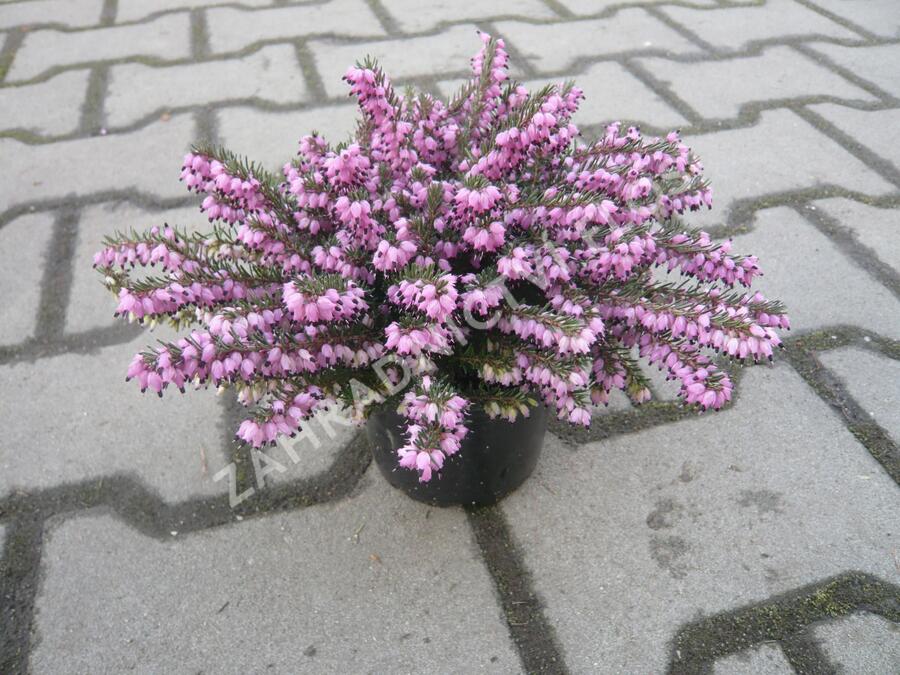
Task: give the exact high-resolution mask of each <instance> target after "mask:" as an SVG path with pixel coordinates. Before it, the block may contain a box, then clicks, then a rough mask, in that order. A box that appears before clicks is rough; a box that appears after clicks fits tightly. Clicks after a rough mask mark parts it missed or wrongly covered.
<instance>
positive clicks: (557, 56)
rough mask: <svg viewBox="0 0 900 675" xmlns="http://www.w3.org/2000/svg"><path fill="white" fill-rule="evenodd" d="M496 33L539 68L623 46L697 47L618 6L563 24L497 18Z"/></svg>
mask: <svg viewBox="0 0 900 675" xmlns="http://www.w3.org/2000/svg"><path fill="white" fill-rule="evenodd" d="M496 25H497V33H498V34H499V35H501V36H503V37H504V38H505V39H506V40H507V41H508V42H510V43H511V44H512V45H514V46H515V47H516V49H517V50H518V53H519V54H520V55H521V56H523V57H524V58H526V59H527V60H528V61H529V62H530V63H531V65H533V66H534V67H535V68H536V69H537V70H538V71H539V72H557V71H561V70H563V69H565V68H571V67H572V66H574V65H576V64H578V65H580V64H581V62H582V61H583V60H584V59H586V58H596V57H598V56H602V55H605V54H614V53H617V52H623V51H626V50H629V51H631V50H658V51H664V52H668V53H672V54H689V53H694V52H697V51H699V48H698V47H696V46H695V45H693V44H692V43H690V42H689V41H688V40H687V39H685V38H684V37H682V36H681V35H680V34H679V33H677V32H676V31H674V30H673V29H672V28H669V27H668V26H667V25H666V24H664V23H663V22H662V21H660V20H658V19H656V18H655V17H652V16H650V15H649V14H647V12H645V11H644V10H643V9H640V8H630V9H621V10H619V11H618V12H616V13H615V14H613V15H612V16H610V17H607V18H603V19H590V20H585V21H572V22H568V23H566V24H565V25H564V26H559V25H554V24H529V23H524V22H521V21H500V22H498V23H497V24H496Z"/></svg>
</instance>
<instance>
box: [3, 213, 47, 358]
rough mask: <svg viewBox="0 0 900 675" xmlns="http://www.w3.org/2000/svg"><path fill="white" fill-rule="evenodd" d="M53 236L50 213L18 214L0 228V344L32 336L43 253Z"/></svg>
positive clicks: (7, 343)
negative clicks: (1, 296)
mask: <svg viewBox="0 0 900 675" xmlns="http://www.w3.org/2000/svg"><path fill="white" fill-rule="evenodd" d="M52 235H53V214H52V213H34V214H28V215H24V216H19V217H18V218H16V219H15V220H13V221H12V222H9V223H6V224H5V225H3V226H2V227H0V288H2V289H3V295H4V297H5V298H6V300H4V301H3V302H0V345H12V344H18V343H19V342H24V341H25V340H26V339H28V338H30V337H34V331H35V325H36V323H37V308H38V305H39V303H40V299H41V279H42V277H43V274H44V262H45V260H44V256H45V254H46V252H47V247H48V246H49V243H50V238H51V236H52Z"/></svg>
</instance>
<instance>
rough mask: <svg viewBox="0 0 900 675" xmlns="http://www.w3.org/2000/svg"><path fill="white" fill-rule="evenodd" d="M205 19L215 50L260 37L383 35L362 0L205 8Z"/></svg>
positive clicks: (234, 48) (240, 46)
mask: <svg viewBox="0 0 900 675" xmlns="http://www.w3.org/2000/svg"><path fill="white" fill-rule="evenodd" d="M206 21H207V24H208V26H209V39H210V46H211V47H212V50H213V52H215V53H221V52H232V51H237V50H239V49H243V48H244V47H246V46H248V45H251V44H253V43H254V42H259V41H262V40H279V39H292V40H294V39H296V38H298V37H303V36H305V35H322V34H336V35H343V36H348V37H349V36H354V37H359V36H362V37H369V36H378V35H384V29H383V28H382V27H381V23H380V22H379V21H378V18H377V17H376V16H375V14H373V13H372V10H371V9H370V8H369V5H368V4H366V3H365V2H363V0H334V2H331V3H328V4H324V5H320V4H315V5H299V6H296V7H278V8H275V9H262V10H256V11H252V12H251V11H245V10H241V9H235V8H231V7H220V8H216V9H210V10H208V11H207V12H206ZM360 58H361V57H360Z"/></svg>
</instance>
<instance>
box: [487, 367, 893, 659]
mask: <svg viewBox="0 0 900 675" xmlns="http://www.w3.org/2000/svg"><path fill="white" fill-rule="evenodd" d="M896 490H897V486H896V484H894V482H893V481H892V480H891V479H890V477H888V476H887V474H886V473H885V472H884V470H883V469H882V467H881V466H880V465H879V464H878V463H877V462H876V461H875V460H874V459H873V458H872V457H871V455H869V453H868V452H866V450H865V448H863V447H862V446H861V445H860V444H859V442H858V441H857V440H856V439H855V438H854V437H853V436H852V435H851V434H850V432H849V431H847V429H846V428H845V427H844V426H843V424H842V423H841V422H840V420H839V419H838V416H837V415H836V414H835V413H833V412H832V411H831V410H830V408H829V407H828V406H827V405H826V404H825V403H824V402H822V400H821V399H819V398H818V397H817V396H816V394H815V393H814V392H813V391H812V390H811V389H810V388H809V387H807V386H806V384H805V383H804V382H803V380H802V379H801V378H800V376H799V375H797V374H796V373H795V372H794V371H793V370H792V369H791V368H790V367H789V366H788V365H787V364H783V363H782V364H779V365H778V366H777V367H774V368H770V367H765V366H761V367H754V368H750V369H749V370H748V372H747V373H746V374H745V375H744V378H743V381H742V382H741V389H740V393H739V395H738V399H737V402H736V405H735V407H733V408H731V409H729V410H726V411H723V412H720V413H716V414H711V415H703V416H700V417H698V418H693V419H689V420H685V421H681V422H677V423H674V424H668V425H664V426H660V427H656V428H654V429H651V430H647V431H643V432H639V433H633V434H625V435H622V436H618V437H615V438H612V439H609V440H606V441H602V442H598V443H593V444H588V445H584V446H581V447H580V448H578V449H577V450H575V451H573V450H571V449H569V448H567V447H565V446H563V445H562V444H561V443H560V442H559V441H557V440H556V439H554V438H548V441H547V442H546V443H545V448H544V454H543V455H542V457H541V462H540V464H539V466H538V469H537V471H536V473H535V475H534V476H532V478H531V479H529V481H528V482H526V483H525V485H524V486H523V487H522V488H520V489H519V490H517V491H516V492H515V493H513V494H512V495H511V496H510V497H509V498H507V499H506V500H505V501H504V502H503V505H502V508H503V511H504V512H505V513H506V515H507V518H508V520H509V523H510V526H511V529H512V532H513V535H514V536H515V538H516V540H517V541H518V543H519V546H520V549H521V550H522V551H523V552H524V562H525V564H526V565H527V567H528V568H529V569H530V570H531V572H532V576H533V579H534V586H535V589H536V591H537V593H538V594H539V595H540V596H541V597H542V598H543V600H544V602H545V605H546V613H547V615H548V619H549V621H550V623H551V624H552V625H554V626H555V627H556V633H557V636H558V637H559V639H560V642H561V643H562V647H563V649H564V650H565V654H566V661H567V665H568V666H569V668H570V669H571V670H572V672H598V670H602V672H663V671H664V670H665V667H666V663H667V660H668V657H669V649H670V640H671V639H672V638H673V637H674V635H675V632H676V631H677V629H678V628H679V627H680V626H682V625H684V624H685V623H688V622H690V621H694V620H696V619H697V618H698V617H700V616H709V615H712V614H715V613H718V612H722V611H726V610H730V609H732V608H734V607H738V606H744V605H746V604H750V603H753V602H761V601H763V600H765V599H767V598H769V597H771V596H772V595H774V594H778V593H783V592H787V591H789V590H792V589H795V588H798V587H800V586H803V585H805V584H808V583H812V582H817V581H821V580H823V579H825V578H828V577H831V576H833V575H835V574H837V573H841V572H844V571H847V570H861V571H864V572H868V573H870V574H875V575H877V576H880V577H882V578H885V579H889V578H893V575H896V569H895V567H894V564H895V563H894V561H893V559H892V557H891V555H890V550H891V549H892V548H893V547H894V546H895V539H896V536H897V523H898V522H900V520H898V519H900V504H898V502H897V499H896ZM835 504H840V505H841V506H840V508H834V505H835Z"/></svg>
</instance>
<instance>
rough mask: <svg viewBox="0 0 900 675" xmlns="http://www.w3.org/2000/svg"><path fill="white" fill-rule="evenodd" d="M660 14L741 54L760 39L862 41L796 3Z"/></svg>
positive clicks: (773, 1) (771, 0)
mask: <svg viewBox="0 0 900 675" xmlns="http://www.w3.org/2000/svg"><path fill="white" fill-rule="evenodd" d="M661 11H662V12H664V13H665V14H666V15H667V16H669V17H670V18H672V19H674V20H675V21H677V22H678V23H680V24H681V25H682V26H684V27H685V28H687V29H689V30H691V31H692V32H693V33H695V34H696V35H697V36H698V37H700V38H702V39H703V40H705V41H706V42H707V43H709V44H711V45H713V46H714V47H715V48H716V49H718V50H720V51H739V50H741V49H745V48H746V47H747V46H748V45H750V44H751V43H753V42H758V41H761V40H787V39H792V38H798V37H812V36H823V37H837V38H846V39H850V40H861V39H862V38H861V36H859V35H858V34H856V33H854V32H853V31H850V30H848V29H846V28H844V27H843V26H841V25H840V24H838V23H835V22H834V21H832V20H831V19H828V18H826V17H824V16H822V15H821V14H819V13H818V12H816V11H815V10H812V9H809V8H808V7H804V6H803V5H801V4H799V3H797V2H794V1H793V0H768V1H767V2H766V3H765V4H764V5H758V6H750V7H728V8H726V9H721V10H718V11H710V10H706V9H692V8H690V7H662V8H661Z"/></svg>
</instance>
